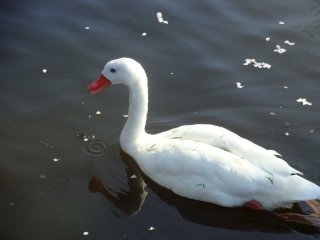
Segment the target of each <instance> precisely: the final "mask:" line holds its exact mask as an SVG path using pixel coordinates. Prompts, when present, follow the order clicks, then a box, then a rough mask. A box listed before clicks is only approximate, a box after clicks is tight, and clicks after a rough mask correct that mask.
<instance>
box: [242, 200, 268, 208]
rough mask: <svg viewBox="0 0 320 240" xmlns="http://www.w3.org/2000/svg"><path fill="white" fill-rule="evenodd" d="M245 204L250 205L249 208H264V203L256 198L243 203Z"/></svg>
mask: <svg viewBox="0 0 320 240" xmlns="http://www.w3.org/2000/svg"><path fill="white" fill-rule="evenodd" d="M243 206H244V207H248V208H252V209H256V210H263V209H264V208H263V207H262V205H261V204H260V203H258V202H257V201H255V200H252V201H250V202H247V203H245V204H243Z"/></svg>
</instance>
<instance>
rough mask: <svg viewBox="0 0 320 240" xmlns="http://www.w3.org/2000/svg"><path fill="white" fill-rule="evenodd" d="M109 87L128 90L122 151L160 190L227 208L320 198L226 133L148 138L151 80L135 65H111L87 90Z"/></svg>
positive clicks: (178, 132)
mask: <svg viewBox="0 0 320 240" xmlns="http://www.w3.org/2000/svg"><path fill="white" fill-rule="evenodd" d="M111 84H125V85H127V86H128V87H129V94H130V97H129V99H130V100H129V101H130V103H129V113H128V115H129V117H128V120H127V122H126V124H125V126H124V128H123V130H122V133H121V136H120V143H121V147H122V149H123V150H124V151H125V152H126V153H127V154H129V155H130V156H132V157H133V158H134V159H135V160H136V161H137V163H138V165H139V167H140V168H141V170H142V171H143V172H144V173H145V174H146V175H147V176H149V177H150V178H151V179H153V180H154V181H155V182H157V183H158V184H160V185H161V186H163V187H166V188H168V189H171V190H172V191H173V192H175V193H176V194H178V195H181V196H184V197H187V198H191V199H196V200H201V201H205V202H210V203H215V204H218V205H221V206H226V207H235V206H243V205H244V204H246V203H248V202H251V201H256V202H258V203H260V204H261V205H262V207H263V208H265V209H274V208H279V207H290V206H291V205H292V203H294V202H299V201H306V200H311V199H319V198H320V187H319V186H317V185H315V184H313V183H311V182H309V181H307V180H305V179H303V178H302V177H300V176H298V175H299V174H301V173H300V172H299V171H297V170H296V169H294V168H292V167H290V166H289V165H288V164H287V163H286V162H285V161H284V160H282V159H280V158H278V157H276V156H275V155H279V154H278V153H276V152H275V151H272V150H266V149H264V148H262V147H260V146H258V145H256V144H254V143H252V142H250V141H248V140H246V139H243V138H241V137H240V136H238V135H236V134H234V133H232V132H230V131H228V130H227V129H224V128H222V127H218V126H214V125H205V124H197V125H189V126H181V127H178V128H175V129H172V130H169V131H166V132H162V133H159V134H156V135H150V134H147V133H146V132H145V124H146V119H147V111H148V88H147V76H146V74H145V72H144V70H143V68H142V67H141V65H140V64H139V63H137V62H136V61H134V60H132V59H128V58H121V59H117V60H113V61H110V62H109V63H107V64H106V66H105V68H104V70H103V71H102V75H101V76H100V78H99V79H98V80H96V81H95V82H93V83H92V84H91V85H90V86H89V87H88V90H89V91H91V92H93V93H96V92H98V91H100V90H102V89H103V88H105V87H108V86H109V85H111Z"/></svg>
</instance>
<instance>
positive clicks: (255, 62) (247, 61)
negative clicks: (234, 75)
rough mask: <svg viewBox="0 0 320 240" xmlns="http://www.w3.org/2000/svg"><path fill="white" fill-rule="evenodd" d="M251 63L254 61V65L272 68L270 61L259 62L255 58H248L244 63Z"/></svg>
mask: <svg viewBox="0 0 320 240" xmlns="http://www.w3.org/2000/svg"><path fill="white" fill-rule="evenodd" d="M251 63H253V66H254V67H257V68H268V69H270V68H271V65H270V64H269V63H265V62H261V63H259V62H257V61H256V60H255V59H246V60H245V63H244V64H243V65H249V64H251Z"/></svg>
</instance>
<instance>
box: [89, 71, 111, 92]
mask: <svg viewBox="0 0 320 240" xmlns="http://www.w3.org/2000/svg"><path fill="white" fill-rule="evenodd" d="M110 85H111V82H110V81H109V80H108V78H106V77H105V76H103V75H102V74H101V75H100V77H99V78H98V79H97V80H95V81H94V82H93V83H91V84H90V85H89V86H88V88H87V89H88V91H90V92H91V93H92V94H95V93H98V92H100V91H101V90H102V89H104V88H107V87H109V86H110Z"/></svg>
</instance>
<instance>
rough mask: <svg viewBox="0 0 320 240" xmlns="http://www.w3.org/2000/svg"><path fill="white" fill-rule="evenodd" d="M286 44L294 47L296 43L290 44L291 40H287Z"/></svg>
mask: <svg viewBox="0 0 320 240" xmlns="http://www.w3.org/2000/svg"><path fill="white" fill-rule="evenodd" d="M284 43H285V44H288V45H291V46H293V45H295V44H296V43H294V42H289V40H285V41H284Z"/></svg>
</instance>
